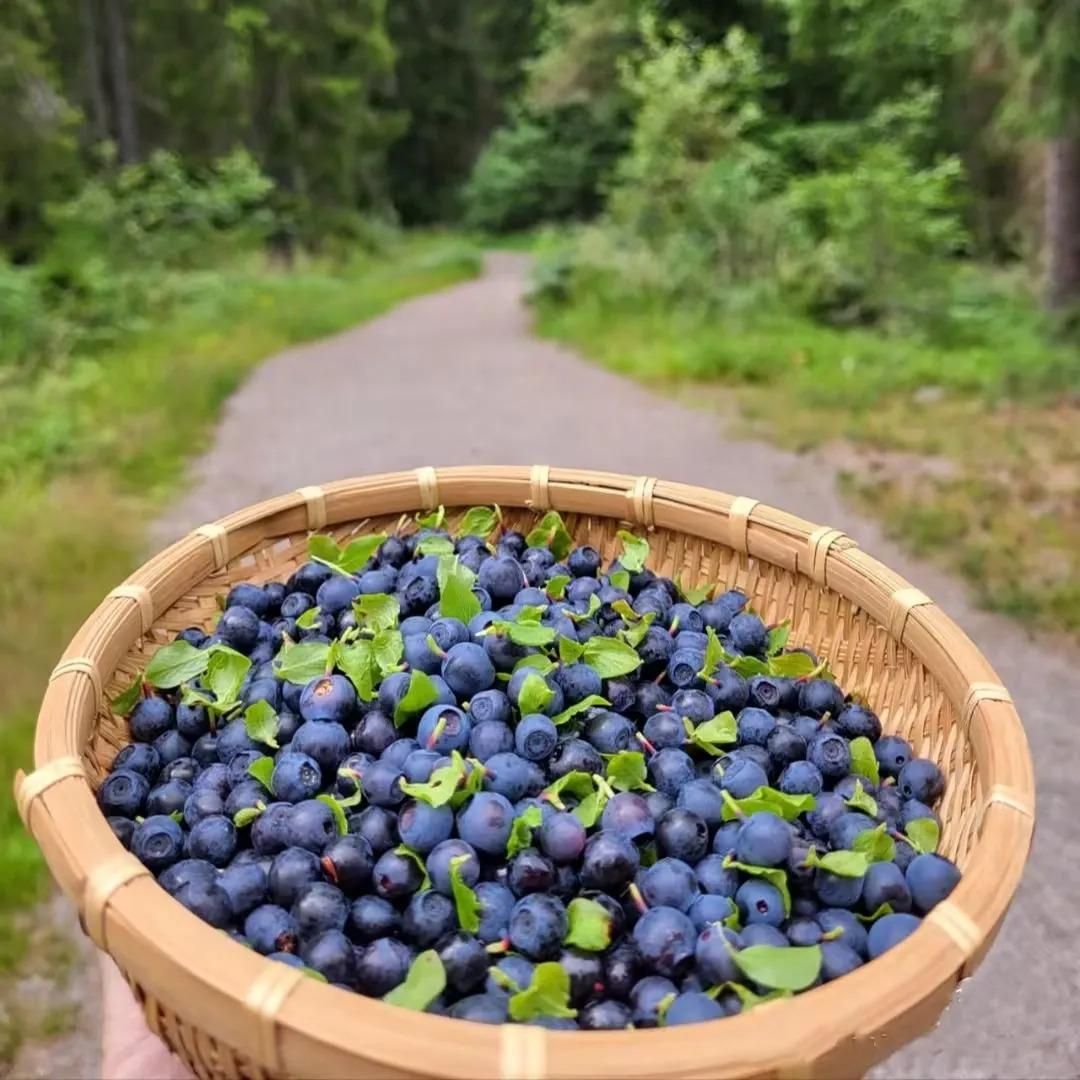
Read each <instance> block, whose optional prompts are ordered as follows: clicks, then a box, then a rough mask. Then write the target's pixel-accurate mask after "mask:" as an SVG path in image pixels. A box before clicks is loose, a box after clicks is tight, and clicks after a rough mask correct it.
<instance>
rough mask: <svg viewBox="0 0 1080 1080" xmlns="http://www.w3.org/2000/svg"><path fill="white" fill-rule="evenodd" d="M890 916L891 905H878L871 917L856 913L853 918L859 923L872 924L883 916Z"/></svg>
mask: <svg viewBox="0 0 1080 1080" xmlns="http://www.w3.org/2000/svg"><path fill="white" fill-rule="evenodd" d="M892 914H893V909H892V904H878V906H877V907H876V908H875V909H874V913H873V914H872V915H860V914H859V913H858V912H856V913H855V918H856V919H858V920H859V922H864V923H872V922H877V920H878V919H880V918H882V917H883V916H885V915H892ZM836 929H838V930H839V929H840V928H839V927H837V928H836ZM838 936H839V935H838Z"/></svg>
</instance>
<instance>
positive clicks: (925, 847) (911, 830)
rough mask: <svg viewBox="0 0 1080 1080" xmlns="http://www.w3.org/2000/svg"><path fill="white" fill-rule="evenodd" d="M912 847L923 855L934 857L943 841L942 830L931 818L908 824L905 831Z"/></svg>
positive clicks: (915, 820) (917, 819)
mask: <svg viewBox="0 0 1080 1080" xmlns="http://www.w3.org/2000/svg"><path fill="white" fill-rule="evenodd" d="M904 832H905V834H906V836H907V838H908V839H909V840H910V841H911V846H912V847H913V848H915V850H916V851H918V852H920V853H921V854H923V855H933V854H934V852H935V851H937V849H938V843H939V842H940V841H941V828H940V826H939V825H938V823H937V822H936V821H935V820H934V819H933V818H930V817H922V818H915V819H914V820H912V821H909V822H908V823H907V828H906V829H905V830H904Z"/></svg>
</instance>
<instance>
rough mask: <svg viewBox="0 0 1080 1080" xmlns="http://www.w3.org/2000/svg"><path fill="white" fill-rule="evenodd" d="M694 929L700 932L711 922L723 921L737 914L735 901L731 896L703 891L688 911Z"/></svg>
mask: <svg viewBox="0 0 1080 1080" xmlns="http://www.w3.org/2000/svg"><path fill="white" fill-rule="evenodd" d="M686 914H687V915H689V916H690V921H691V922H692V923H693V924H694V929H695V930H697V931H698V932H699V933H700V931H702V930H704V929H705V927H706V926H708V925H709V924H710V923H722V922H723V921H724V920H725V919H727V918H728V917H729V916H731V915H734V914H735V901H734V900H732V898H731V897H730V896H717V895H715V894H714V893H701V894H700V895H699V896H697V897H696V898H695V899H694V902H693V903H692V904H691V905H690V907H689V908H688V909H687V912H686Z"/></svg>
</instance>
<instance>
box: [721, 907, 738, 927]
mask: <svg viewBox="0 0 1080 1080" xmlns="http://www.w3.org/2000/svg"><path fill="white" fill-rule="evenodd" d="M723 923H724V925H725V926H726V927H727V928H728V929H729V930H734V931H735V933H738V932H739V931H740V930H741V929H742V920H740V918H739V908H738V905H734V906H733V907H732V909H731V914H730V915H728V916H727V917H726V918H725V919H724V920H723Z"/></svg>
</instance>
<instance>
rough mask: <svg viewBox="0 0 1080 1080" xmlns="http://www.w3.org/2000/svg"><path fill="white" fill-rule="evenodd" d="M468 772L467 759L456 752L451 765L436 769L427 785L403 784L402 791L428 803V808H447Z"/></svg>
mask: <svg viewBox="0 0 1080 1080" xmlns="http://www.w3.org/2000/svg"><path fill="white" fill-rule="evenodd" d="M466 772H467V770H466V767H465V759H464V758H463V757H462V756H461V755H460V754H459V753H458V752H457V751H456V750H455V751H454V753H453V755H452V756H451V764H449V765H444V766H443V767H442V768H441V769H436V770H435V771H434V772H433V773H432V774H431V779H430V780H428V782H427V783H426V784H410V783H402V785H401V790H402V791H404V792H405V794H406V795H408V796H409V797H410V798H413V799H420V800H421V801H422V802H426V803H427V804H428V806H445V805H446V804H447V803H448V802H450V800H451V799H452V798H453V797H454V793H455V792H456V791H457V789H458V787H459V786H460V785H461V782H462V781H463V780H464V779H465V774H466Z"/></svg>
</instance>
